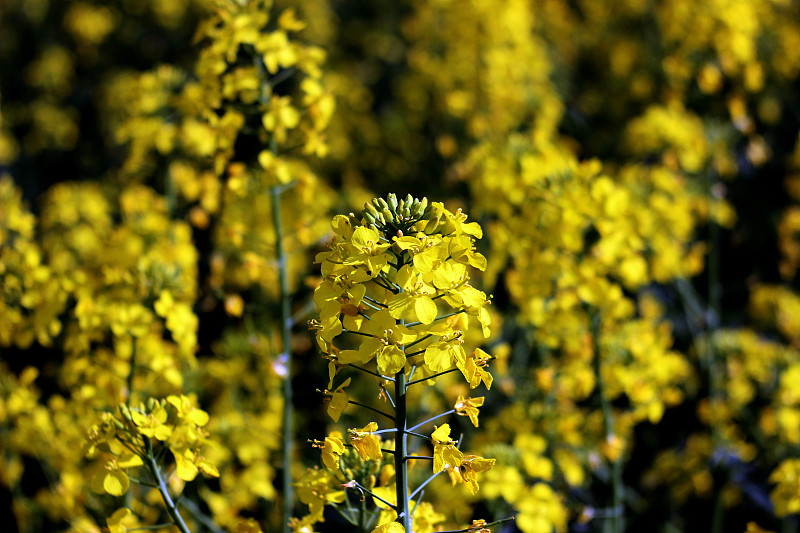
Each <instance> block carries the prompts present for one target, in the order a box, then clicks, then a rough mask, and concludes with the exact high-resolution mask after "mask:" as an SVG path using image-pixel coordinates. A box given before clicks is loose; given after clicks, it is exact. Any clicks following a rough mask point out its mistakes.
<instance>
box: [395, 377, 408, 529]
mask: <svg viewBox="0 0 800 533" xmlns="http://www.w3.org/2000/svg"><path fill="white" fill-rule="evenodd" d="M394 401H395V405H396V408H395V416H394V421H395V422H394V426H395V429H396V430H397V433H396V434H395V448H394V449H395V454H394V469H395V485H396V490H397V521H398V522H400V524H402V526H403V528H404V529H405V530H406V531H407V532H410V531H411V508H410V506H409V497H408V458H407V455H408V440H407V439H408V435H407V429H406V418H407V413H406V374H405V369H401V370H400V372H398V373H397V374H395V377H394Z"/></svg>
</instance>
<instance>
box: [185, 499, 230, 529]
mask: <svg viewBox="0 0 800 533" xmlns="http://www.w3.org/2000/svg"><path fill="white" fill-rule="evenodd" d="M181 507H184V508H185V509H186V510H187V511H189V514H191V515H192V517H194V519H195V520H197V521H198V522H200V523H201V524H203V525H204V526H205V527H206V528H207V529H208V530H209V531H211V532H212V533H225V530H224V529H222V528H221V527H219V526H217V525H216V524H215V523H214V521H213V520H212V519H211V518H210V517H208V516H206V515H205V514H204V513H203V512H202V511H201V510H200V508H199V507H198V506H197V504H196V503H195V502H194V501H192V500H190V499H188V498H187V499H186V500H183V501H181Z"/></svg>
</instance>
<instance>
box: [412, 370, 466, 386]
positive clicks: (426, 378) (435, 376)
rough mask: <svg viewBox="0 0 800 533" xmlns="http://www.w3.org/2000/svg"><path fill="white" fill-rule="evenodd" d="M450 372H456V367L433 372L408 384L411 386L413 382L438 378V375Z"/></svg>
mask: <svg viewBox="0 0 800 533" xmlns="http://www.w3.org/2000/svg"><path fill="white" fill-rule="evenodd" d="M451 372H458V368H451V369H450V370H445V371H444V372H437V373H436V374H433V375H431V376H427V377H424V378H419V379H415V380H414V381H410V382H409V383H408V385H409V386H411V385H414V384H415V383H420V382H422V381H428V380H429V379H434V378H438V377H439V376H444V375H445V374H449V373H451Z"/></svg>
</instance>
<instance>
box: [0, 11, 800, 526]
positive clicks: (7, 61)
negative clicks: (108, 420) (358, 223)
mask: <svg viewBox="0 0 800 533" xmlns="http://www.w3.org/2000/svg"><path fill="white" fill-rule="evenodd" d="M798 74H800V4H798V3H797V2H796V1H793V0H709V1H704V2H696V1H687V0H672V1H654V0H613V1H612V0H574V1H567V0H537V1H533V0H528V1H524V0H508V1H504V2H496V1H492V0H471V1H467V0H427V1H422V0H392V1H389V0H372V1H370V2H359V1H352V0H335V1H334V0H275V1H274V2H273V1H268V0H250V1H247V0H158V1H155V0H152V1H151V0H109V1H103V2H99V1H90V0H58V1H56V0H4V1H3V2H2V3H0V176H1V177H0V295H1V297H0V509H7V510H8V511H9V519H8V520H9V521H8V522H7V523H8V524H9V525H7V526H3V530H4V531H10V532H15V531H21V532H34V531H76V532H77V531H101V530H104V528H105V529H106V530H107V529H108V528H109V524H108V523H107V522H106V519H107V518H108V517H109V516H111V514H112V513H113V511H114V510H115V509H118V508H120V507H122V506H126V507H129V508H131V509H133V511H134V513H135V514H136V516H137V517H138V520H139V522H138V524H139V525H140V526H141V525H152V524H158V523H160V522H161V521H163V520H161V519H160V518H163V511H162V510H161V506H160V502H159V501H158V499H157V498H156V497H155V496H154V495H153V494H151V492H152V491H149V490H148V489H147V488H146V487H139V488H136V489H135V490H134V489H132V490H131V492H130V493H128V495H126V496H123V497H118V498H117V497H113V496H110V495H108V494H106V495H99V494H95V493H94V492H92V491H91V490H90V488H89V485H90V484H91V480H92V478H93V477H94V476H96V475H97V471H98V469H100V470H102V468H103V465H102V464H97V462H95V461H92V460H90V459H87V458H85V457H84V451H85V443H86V439H87V434H88V432H89V431H90V428H91V427H92V425H93V424H96V423H97V421H98V416H99V413H101V412H102V411H104V410H110V409H112V408H113V407H114V406H115V405H117V404H118V403H119V402H124V401H143V400H145V399H146V398H149V397H154V398H163V397H166V396H167V395H170V394H186V395H192V397H193V398H196V401H197V403H198V404H199V405H200V406H201V407H202V408H203V409H205V410H206V411H207V412H208V413H209V414H210V422H209V425H208V426H207V429H208V431H209V433H210V435H211V438H213V439H214V441H215V442H216V443H217V446H215V447H214V448H213V450H212V451H210V452H209V454H211V455H210V456H211V457H212V458H213V460H214V461H215V463H216V464H217V465H218V467H219V470H220V474H221V475H220V478H219V479H218V480H217V479H205V478H203V479H201V478H198V479H197V481H196V482H193V483H192V484H188V485H187V486H186V488H185V490H184V489H183V487H182V486H176V487H175V488H176V489H180V490H184V497H183V498H184V499H185V500H184V501H186V502H187V503H186V504H185V505H186V506H187V507H188V506H193V507H194V508H195V510H196V511H197V514H196V515H195V516H196V517H197V516H200V517H203V519H200V518H196V519H195V520H194V522H193V526H194V529H193V531H195V530H196V531H205V530H211V531H214V530H215V529H214V528H217V530H220V531H235V530H237V529H236V528H237V527H241V523H242V520H244V519H248V518H250V519H252V520H253V521H255V522H257V523H258V524H259V525H260V527H261V528H262V529H263V530H264V531H271V530H279V529H280V528H281V523H282V522H283V516H282V513H281V500H282V497H283V494H282V488H281V483H280V478H281V475H282V471H283V470H284V468H285V467H284V463H283V462H282V458H283V453H282V449H283V444H282V434H283V430H282V428H283V418H282V413H283V406H284V403H285V402H284V387H283V381H284V380H285V379H287V376H289V377H288V379H291V380H292V383H293V385H294V387H293V389H294V391H295V392H294V396H293V397H292V398H291V406H292V411H293V417H294V420H295V435H294V440H295V444H296V446H295V451H294V454H293V456H292V463H293V466H292V467H291V468H292V470H293V475H295V477H297V478H299V477H300V476H302V474H303V472H305V469H306V468H307V467H311V466H313V465H319V464H320V463H319V451H318V450H315V449H313V448H312V447H311V446H310V445H308V444H307V441H308V439H320V438H323V437H324V435H325V431H326V425H328V424H330V420H329V419H327V418H326V415H325V410H324V406H323V398H322V396H321V395H319V394H317V393H316V392H315V389H316V388H324V386H325V383H326V382H327V379H328V376H327V367H326V364H325V362H324V361H323V360H322V359H321V358H320V357H319V354H318V353H317V349H316V346H315V344H314V340H313V334H312V333H310V332H309V331H308V328H307V326H306V321H307V320H309V319H311V318H313V316H314V314H315V309H314V304H313V300H312V297H311V295H312V292H313V289H314V287H315V286H316V285H317V284H318V283H319V281H320V278H319V266H318V265H315V264H314V257H315V254H316V253H318V252H319V251H321V250H324V249H325V243H326V241H327V240H328V239H329V238H330V236H331V233H330V220H331V217H332V216H333V215H334V214H337V213H349V212H354V213H358V212H360V210H361V209H362V207H363V205H364V203H365V202H366V201H368V200H370V199H371V198H373V197H374V196H384V195H386V194H387V193H390V192H395V193H397V194H398V195H399V196H405V195H406V194H408V193H410V194H412V195H413V196H415V197H419V198H421V197H423V196H426V197H427V198H428V199H430V200H433V201H441V202H443V203H444V204H445V205H446V206H447V207H448V209H450V210H451V211H456V210H457V209H459V208H461V209H463V211H464V212H465V213H467V214H468V215H469V217H470V220H474V221H478V222H479V223H480V224H481V226H482V227H483V230H484V237H483V239H481V240H480V242H479V243H478V247H479V251H481V252H482V253H483V254H484V255H485V256H486V257H487V259H488V268H487V270H486V272H484V273H482V274H480V275H478V274H477V273H476V275H475V279H474V284H475V285H476V286H478V287H480V288H481V289H482V290H484V291H486V292H487V294H489V293H490V294H492V295H493V297H492V301H493V303H492V306H491V308H492V313H493V334H492V336H491V337H490V338H489V339H488V340H483V339H471V340H470V342H474V343H475V344H476V345H477V344H480V345H481V346H483V348H484V349H485V350H486V351H487V352H490V353H492V354H493V355H495V356H497V360H496V361H495V369H494V375H495V383H494V386H493V387H492V389H491V391H487V392H486V398H487V400H486V404H485V406H484V407H483V408H482V413H481V425H480V428H478V430H473V429H470V426H469V424H462V423H461V422H463V421H456V422H455V424H456V425H458V424H461V425H460V426H458V427H460V428H461V429H463V431H464V434H465V442H466V446H468V447H470V448H471V449H475V450H479V451H480V450H483V451H485V453H486V454H490V455H491V456H492V457H496V458H497V463H496V465H495V467H494V468H493V469H492V470H491V471H489V472H487V473H486V474H485V476H484V477H483V479H482V483H481V490H480V492H479V493H478V494H477V495H476V496H470V495H469V494H468V493H466V492H463V493H459V495H458V497H456V498H454V497H453V496H452V490H454V489H450V488H449V485H448V484H447V483H442V484H440V485H439V486H437V485H436V484H432V488H431V489H430V491H429V493H428V496H427V497H426V498H430V501H431V502H432V503H433V505H434V506H435V508H436V510H437V511H438V512H439V513H442V514H443V515H444V517H445V518H443V520H442V522H441V523H440V524H438V525H437V526H431V528H430V529H429V530H431V531H433V530H435V529H436V528H440V529H441V528H445V529H453V528H457V527H463V525H462V526H459V524H465V523H469V521H470V520H471V519H472V518H473V516H474V517H478V516H479V515H480V516H481V517H483V518H486V519H487V520H490V519H497V518H502V517H505V516H508V515H515V516H516V517H517V518H516V520H515V521H514V522H513V523H506V524H503V525H502V526H500V527H499V528H498V529H499V530H503V531H509V532H510V531H523V532H525V533H533V532H535V533H539V532H542V533H544V532H550V531H558V532H561V531H576V532H578V531H609V527H610V526H609V524H610V523H612V522H614V521H613V520H612V519H611V518H610V517H611V516H613V515H615V514H616V513H622V514H624V517H625V519H624V528H625V530H627V531H641V530H642V529H643V528H647V529H648V530H655V531H659V532H662V531H663V532H665V533H667V532H669V533H672V532H678V531H687V532H694V531H697V532H701V531H702V532H707V531H711V532H713V533H716V532H722V531H726V532H737V531H739V532H745V531H750V532H757V531H765V530H768V531H782V532H791V531H797V529H798V521H797V513H798V512H799V511H800V393H798V390H800V352H798V349H800V295H799V294H798V292H797V291H798V277H797V270H798V267H800V242H799V241H798V232H800V142H799V139H798V132H799V131H800V96H798V95H800V85H799V84H798ZM276 187H277V188H278V189H280V190H282V191H283V192H282V193H281V194H280V197H279V198H280V203H281V212H280V217H279V218H280V223H279V224H277V225H276V224H275V218H274V217H273V209H274V208H273V203H272V200H273V195H274V194H275V193H276V190H277V189H276ZM284 189H285V190H284ZM278 235H280V236H281V244H280V246H281V248H283V249H284V250H285V251H286V253H287V254H288V260H287V263H286V269H287V273H288V277H289V283H290V296H289V297H290V305H291V312H292V316H293V322H292V323H293V327H292V330H291V339H290V346H289V348H290V351H291V352H292V355H293V358H292V362H291V365H290V367H291V368H287V367H286V364H285V360H284V359H282V358H281V354H282V353H283V351H284V346H283V341H282V335H281V324H280V322H281V319H280V300H281V290H280V283H279V263H278V253H277V246H278V239H277V236H278ZM463 387H464V386H463V385H460V384H458V383H456V382H455V381H453V382H450V381H448V380H447V379H442V380H440V383H439V386H437V387H436V389H435V391H432V392H429V393H427V394H426V395H425V396H423V397H420V398H419V402H420V405H421V407H424V410H427V411H435V410H436V409H437V408H443V409H446V408H447V407H446V406H447V405H448V404H450V405H451V404H452V402H453V401H454V399H455V398H456V397H457V396H458V394H462V393H463V392H464V390H463ZM361 392H362V394H363V395H364V396H365V397H366V396H368V395H370V394H374V391H372V390H370V389H368V388H367V387H364V389H363V391H361ZM348 417H349V418H348ZM609 421H610V422H611V426H610V427H607V426H608V422H609ZM342 422H345V423H344V425H343V426H342V427H347V426H348V424H349V427H354V426H356V425H358V426H359V427H360V425H363V415H360V414H359V413H357V412H355V411H354V412H352V413H350V412H349V411H348V414H347V415H346V417H345V418H343V420H342ZM176 483H178V484H180V481H177V482H176ZM612 487H615V488H614V489H613V490H612ZM457 489H458V490H461V489H462V488H461V487H457ZM612 492H615V493H616V494H618V495H621V496H620V497H621V499H622V503H623V509H616V508H614V507H613V506H612V498H611V493H612ZM305 503H308V502H301V501H297V502H295V504H294V513H293V515H294V516H298V517H299V516H302V515H304V514H306V513H307V506H306V505H305ZM204 520H205V521H204ZM212 522H213V524H215V525H213V527H212V525H209V524H211V523H212ZM4 523H5V522H4ZM248 524H250V525H252V524H253V522H252V521H251V522H248ZM131 527H132V526H131ZM248 527H250V526H248ZM316 527H317V528H318V529H316V530H318V531H344V530H346V529H344V528H345V526H343V525H342V522H341V521H337V517H336V516H335V513H334V514H330V515H329V514H326V521H325V522H324V523H319V524H317V526H316ZM166 530H167V529H165V531H166ZM119 531H124V529H119ZM419 533H423V532H419Z"/></svg>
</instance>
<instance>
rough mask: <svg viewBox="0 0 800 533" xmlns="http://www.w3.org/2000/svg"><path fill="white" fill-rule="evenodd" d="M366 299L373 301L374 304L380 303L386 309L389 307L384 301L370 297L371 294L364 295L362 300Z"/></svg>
mask: <svg viewBox="0 0 800 533" xmlns="http://www.w3.org/2000/svg"><path fill="white" fill-rule="evenodd" d="M364 300H366V301H368V302H370V303H373V304H375V305H379V306H381V307H383V308H384V309H386V308H387V307H389V306H388V305H386V304H384V303H381V302H379V301H378V300H376V299H375V298H370V297H369V296H367V295H364V296H363V297H362V298H361V301H362V302H363V301H364Z"/></svg>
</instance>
